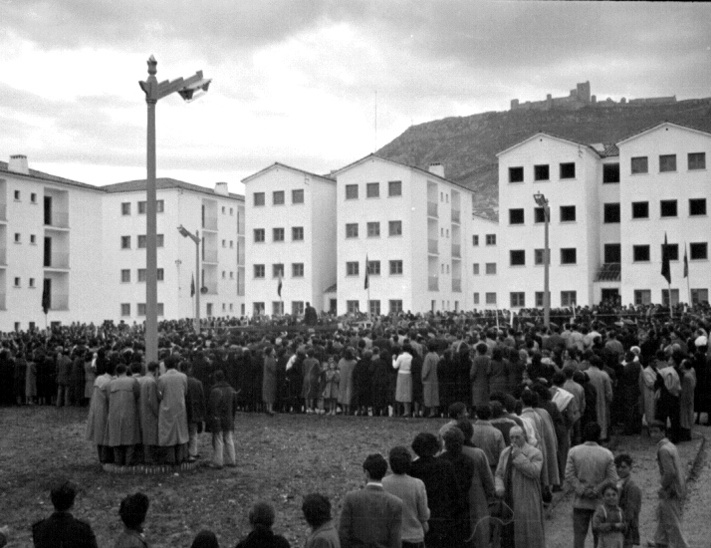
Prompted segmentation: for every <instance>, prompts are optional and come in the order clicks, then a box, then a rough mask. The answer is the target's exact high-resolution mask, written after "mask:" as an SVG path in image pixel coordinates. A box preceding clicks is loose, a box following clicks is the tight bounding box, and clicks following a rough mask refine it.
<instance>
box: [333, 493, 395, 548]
mask: <svg viewBox="0 0 711 548" xmlns="http://www.w3.org/2000/svg"><path fill="white" fill-rule="evenodd" d="M401 530H402V501H401V500H400V499H399V498H397V497H396V496H395V495H391V494H390V493H388V492H386V491H385V489H383V486H382V485H373V484H369V485H366V486H365V487H364V488H363V489H361V490H359V491H351V492H350V493H348V494H347V495H346V497H345V499H344V501H343V510H341V518H340V520H339V523H338V536H339V538H340V540H341V548H352V547H353V548H355V547H359V546H368V547H378V548H400V547H401V546H402V541H401Z"/></svg>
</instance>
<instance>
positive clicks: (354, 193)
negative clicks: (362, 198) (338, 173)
mask: <svg viewBox="0 0 711 548" xmlns="http://www.w3.org/2000/svg"><path fill="white" fill-rule="evenodd" d="M357 199H358V185H346V200H357Z"/></svg>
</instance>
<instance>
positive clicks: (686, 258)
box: [684, 242, 691, 308]
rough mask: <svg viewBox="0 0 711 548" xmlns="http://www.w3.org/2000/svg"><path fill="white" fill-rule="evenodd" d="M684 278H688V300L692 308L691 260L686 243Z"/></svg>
mask: <svg viewBox="0 0 711 548" xmlns="http://www.w3.org/2000/svg"><path fill="white" fill-rule="evenodd" d="M684 278H686V299H687V302H688V303H689V308H691V276H690V275H689V258H688V256H687V254H686V242H684Z"/></svg>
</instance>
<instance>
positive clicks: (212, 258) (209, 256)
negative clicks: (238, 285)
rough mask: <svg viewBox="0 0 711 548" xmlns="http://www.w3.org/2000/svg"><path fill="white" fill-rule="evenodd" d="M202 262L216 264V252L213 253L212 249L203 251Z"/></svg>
mask: <svg viewBox="0 0 711 548" xmlns="http://www.w3.org/2000/svg"><path fill="white" fill-rule="evenodd" d="M202 262H204V263H216V262H217V251H213V250H212V249H203V252H202Z"/></svg>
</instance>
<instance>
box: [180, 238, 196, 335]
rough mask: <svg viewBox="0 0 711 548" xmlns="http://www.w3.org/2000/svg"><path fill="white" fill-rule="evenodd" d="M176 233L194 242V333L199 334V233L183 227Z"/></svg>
mask: <svg viewBox="0 0 711 548" xmlns="http://www.w3.org/2000/svg"><path fill="white" fill-rule="evenodd" d="M178 232H180V234H181V235H182V236H183V238H190V239H191V240H192V241H193V242H195V284H196V285H195V286H194V287H195V332H196V333H200V290H201V289H202V285H201V283H200V232H199V231H197V230H196V231H195V234H193V233H192V232H190V231H189V230H187V229H186V228H185V227H184V226H183V225H180V226H179V227H178Z"/></svg>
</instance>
